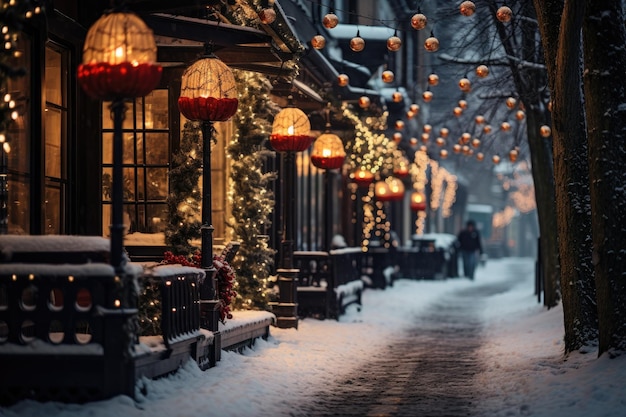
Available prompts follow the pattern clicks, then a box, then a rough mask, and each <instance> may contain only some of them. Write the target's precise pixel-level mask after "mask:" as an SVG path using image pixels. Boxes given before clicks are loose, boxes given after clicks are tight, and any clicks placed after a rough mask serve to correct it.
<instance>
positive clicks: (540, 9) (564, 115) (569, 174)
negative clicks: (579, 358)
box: [535, 0, 598, 354]
mask: <svg viewBox="0 0 626 417" xmlns="http://www.w3.org/2000/svg"><path fill="white" fill-rule="evenodd" d="M535 7H536V9H537V16H538V19H539V22H540V25H539V27H540V30H541V33H542V39H543V42H542V43H543V47H544V54H545V57H546V63H547V66H548V77H549V80H550V82H549V84H550V90H551V91H552V121H553V126H552V141H553V153H554V176H555V183H556V187H555V192H556V210H557V230H558V236H559V258H560V281H561V294H562V296H563V319H564V325H565V340H564V341H565V353H566V354H567V353H569V352H572V351H575V350H578V349H580V348H582V347H583V346H586V345H590V344H594V343H596V341H597V328H598V318H597V309H596V301H595V282H594V280H593V265H592V263H591V237H590V234H589V231H590V230H591V213H590V211H591V207H590V204H589V173H588V167H587V136H586V131H585V113H584V107H583V97H582V68H581V54H580V52H581V49H582V39H581V36H580V30H581V27H582V19H583V16H584V3H582V2H572V1H567V2H566V3H565V5H564V4H563V0H557V1H547V2H546V1H541V0H535ZM576 86H580V87H579V88H577V87H576Z"/></svg>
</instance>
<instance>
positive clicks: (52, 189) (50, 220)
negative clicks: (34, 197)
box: [44, 185, 61, 235]
mask: <svg viewBox="0 0 626 417" xmlns="http://www.w3.org/2000/svg"><path fill="white" fill-rule="evenodd" d="M44 210H45V218H46V224H45V230H44V232H45V234H47V235H51V234H60V233H61V190H60V188H59V186H58V185H47V186H46V200H45V207H44Z"/></svg>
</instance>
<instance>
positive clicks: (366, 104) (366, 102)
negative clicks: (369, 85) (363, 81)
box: [359, 96, 370, 109]
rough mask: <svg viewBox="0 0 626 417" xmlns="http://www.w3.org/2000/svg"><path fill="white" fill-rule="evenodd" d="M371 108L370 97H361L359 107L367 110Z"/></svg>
mask: <svg viewBox="0 0 626 417" xmlns="http://www.w3.org/2000/svg"><path fill="white" fill-rule="evenodd" d="M369 106H370V98H369V97H368V96H361V97H359V107H360V108H362V109H367V108H368V107H369Z"/></svg>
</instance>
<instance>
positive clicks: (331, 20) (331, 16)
mask: <svg viewBox="0 0 626 417" xmlns="http://www.w3.org/2000/svg"><path fill="white" fill-rule="evenodd" d="M338 24H339V18H338V17H337V15H336V14H335V13H327V14H326V15H324V18H323V19H322V25H324V27H325V28H326V29H333V28H335V27H337V25H338Z"/></svg>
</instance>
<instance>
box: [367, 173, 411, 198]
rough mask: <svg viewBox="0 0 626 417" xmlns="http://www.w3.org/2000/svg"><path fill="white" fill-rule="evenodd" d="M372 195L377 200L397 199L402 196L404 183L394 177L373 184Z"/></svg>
mask: <svg viewBox="0 0 626 417" xmlns="http://www.w3.org/2000/svg"><path fill="white" fill-rule="evenodd" d="M374 195H375V196H376V198H377V199H378V200H379V201H399V200H402V198H403V197H404V184H403V183H402V181H401V180H399V179H398V178H395V177H389V178H387V179H386V180H384V181H377V182H376V184H374Z"/></svg>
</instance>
